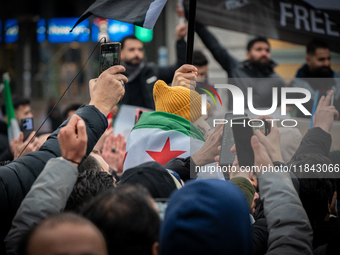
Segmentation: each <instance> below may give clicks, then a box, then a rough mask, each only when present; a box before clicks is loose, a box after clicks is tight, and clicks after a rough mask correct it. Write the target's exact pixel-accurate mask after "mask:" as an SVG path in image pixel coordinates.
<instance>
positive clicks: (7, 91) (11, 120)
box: [3, 73, 20, 142]
mask: <svg viewBox="0 0 340 255" xmlns="http://www.w3.org/2000/svg"><path fill="white" fill-rule="evenodd" d="M3 80H4V85H5V88H4V97H5V105H6V116H7V132H8V142H11V141H12V140H13V139H17V138H19V135H20V128H19V124H18V121H17V119H16V118H15V112H14V107H13V102H12V94H11V88H10V86H9V82H10V78H9V74H8V73H4V75H3Z"/></svg>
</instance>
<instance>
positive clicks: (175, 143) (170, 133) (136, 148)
mask: <svg viewBox="0 0 340 255" xmlns="http://www.w3.org/2000/svg"><path fill="white" fill-rule="evenodd" d="M204 142H205V140H204V137H203V136H202V134H201V133H200V132H199V131H198V129H197V128H196V127H195V126H194V125H193V124H192V123H190V121H188V120H187V119H185V118H182V117H180V116H177V115H174V114H171V113H166V112H159V111H156V112H144V113H143V114H142V116H141V118H140V119H139V121H138V122H137V124H136V125H135V126H134V128H133V129H132V131H131V133H130V135H129V138H128V141H127V145H126V153H125V160H124V168H123V169H124V171H125V170H126V169H129V168H131V167H135V166H137V165H139V164H142V163H145V162H148V161H157V162H159V163H160V164H162V165H164V164H166V163H167V162H168V161H169V160H171V159H172V158H175V157H181V158H185V157H188V156H190V155H191V154H192V153H194V152H195V151H197V150H199V149H200V148H201V147H202V145H203V143H204Z"/></svg>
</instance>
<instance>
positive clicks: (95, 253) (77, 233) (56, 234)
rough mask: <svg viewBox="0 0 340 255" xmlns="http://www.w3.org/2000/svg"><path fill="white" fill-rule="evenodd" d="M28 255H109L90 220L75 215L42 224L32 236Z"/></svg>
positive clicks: (102, 239) (51, 219)
mask: <svg viewBox="0 0 340 255" xmlns="http://www.w3.org/2000/svg"><path fill="white" fill-rule="evenodd" d="M26 254H28V255H47V254H49V255H57V254H58V255H59V254H63V255H85V254H86V255H107V249H106V244H105V240H104V237H103V235H102V234H101V233H100V231H99V230H98V229H97V228H96V227H95V226H94V225H93V224H92V223H91V222H90V221H88V220H86V219H84V218H83V217H81V216H78V215H76V214H71V213H63V214H58V215H55V216H52V217H49V218H47V219H45V220H44V221H42V222H41V223H40V224H39V225H38V226H37V227H36V228H35V229H34V230H33V231H32V232H31V234H30V236H29V237H28V241H27V246H26Z"/></svg>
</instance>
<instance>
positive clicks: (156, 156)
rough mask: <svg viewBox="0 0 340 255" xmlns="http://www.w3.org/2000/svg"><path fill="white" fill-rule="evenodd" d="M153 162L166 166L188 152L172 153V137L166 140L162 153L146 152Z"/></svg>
mask: <svg viewBox="0 0 340 255" xmlns="http://www.w3.org/2000/svg"><path fill="white" fill-rule="evenodd" d="M146 152H147V153H148V154H149V155H150V157H151V158H153V160H155V161H156V162H158V163H160V164H162V165H165V164H166V163H168V162H169V161H170V160H171V159H173V158H176V157H178V156H179V155H182V154H183V153H185V152H186V151H171V150H170V137H168V139H167V140H166V142H165V144H164V147H163V149H162V150H161V151H146Z"/></svg>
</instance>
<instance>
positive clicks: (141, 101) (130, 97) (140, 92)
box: [120, 25, 186, 109]
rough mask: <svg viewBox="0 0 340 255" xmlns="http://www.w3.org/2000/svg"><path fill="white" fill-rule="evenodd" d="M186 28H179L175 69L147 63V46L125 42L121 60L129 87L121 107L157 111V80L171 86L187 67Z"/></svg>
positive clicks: (135, 41)
mask: <svg viewBox="0 0 340 255" xmlns="http://www.w3.org/2000/svg"><path fill="white" fill-rule="evenodd" d="M185 35H186V26H185V25H178V26H177V28H176V40H177V42H176V50H177V60H176V63H175V64H174V65H171V66H166V67H159V66H158V65H157V64H155V63H154V62H145V61H143V59H144V46H143V43H142V42H141V41H140V40H139V39H137V38H136V37H135V36H133V35H132V36H127V37H124V38H123V39H122V40H121V47H122V50H121V60H122V65H123V66H124V67H125V68H126V71H125V72H124V75H126V76H127V77H128V79H129V83H128V84H126V85H125V90H126V93H125V96H124V98H123V100H122V101H121V102H120V104H127V105H135V106H140V107H145V108H149V109H155V103H154V101H153V86H154V84H155V82H156V81H157V80H163V81H165V82H166V83H170V82H171V81H172V78H173V76H174V73H175V71H176V70H177V69H178V68H179V67H180V66H182V65H183V64H185V51H186V42H185V41H184V37H185Z"/></svg>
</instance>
